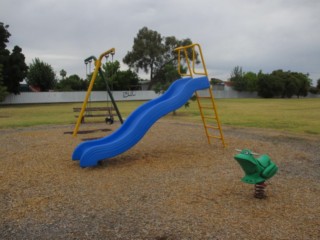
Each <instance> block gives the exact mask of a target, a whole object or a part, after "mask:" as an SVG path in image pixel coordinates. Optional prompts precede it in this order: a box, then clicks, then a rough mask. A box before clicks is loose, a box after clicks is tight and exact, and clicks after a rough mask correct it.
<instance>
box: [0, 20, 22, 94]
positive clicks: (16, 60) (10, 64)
mask: <svg viewBox="0 0 320 240" xmlns="http://www.w3.org/2000/svg"><path fill="white" fill-rule="evenodd" d="M8 28H9V25H4V24H3V23H2V22H0V64H1V65H2V66H3V69H2V77H3V84H4V86H5V87H6V88H7V91H9V92H11V93H14V94H18V93H19V92H20V89H19V88H20V82H22V81H23V79H24V78H25V77H26V74H27V71H28V67H27V65H26V63H25V57H24V55H23V54H22V49H21V48H20V47H19V46H15V47H14V48H13V51H12V53H10V51H9V50H8V49H6V47H7V43H8V42H9V37H10V36H11V34H10V33H9V31H8Z"/></svg>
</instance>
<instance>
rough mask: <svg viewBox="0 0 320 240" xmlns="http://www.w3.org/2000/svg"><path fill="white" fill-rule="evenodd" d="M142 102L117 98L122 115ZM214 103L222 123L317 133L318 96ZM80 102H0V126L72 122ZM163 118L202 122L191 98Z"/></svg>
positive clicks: (99, 119) (318, 131)
mask: <svg viewBox="0 0 320 240" xmlns="http://www.w3.org/2000/svg"><path fill="white" fill-rule="evenodd" d="M141 104H143V102H142V101H130V102H119V103H118V107H119V109H120V112H121V114H122V115H123V117H124V118H125V117H127V116H128V115H129V114H130V113H131V112H132V111H133V110H134V109H136V108H137V107H138V106H140V105H141ZM91 105H92V106H106V105H107V104H106V103H91ZM216 105H217V108H218V113H219V117H220V120H221V123H222V125H229V126H238V127H255V128H265V129H276V130H283V131H289V132H295V133H307V134H316V135H318V134H320V124H319V122H320V99H216ZM80 106H81V103H66V104H37V105H18V106H16V105H10V106H1V107H0V128H16V127H28V126H35V125H47V124H74V123H75V122H76V118H75V117H74V113H73V111H72V108H73V107H80ZM166 118H167V119H174V120H179V121H189V122H201V119H200V116H199V110H198V106H197V103H196V102H191V104H190V107H189V108H184V107H182V108H180V109H179V110H178V111H177V114H176V115H175V116H173V114H168V115H167V116H166ZM89 121H103V119H101V118H96V119H90V120H89Z"/></svg>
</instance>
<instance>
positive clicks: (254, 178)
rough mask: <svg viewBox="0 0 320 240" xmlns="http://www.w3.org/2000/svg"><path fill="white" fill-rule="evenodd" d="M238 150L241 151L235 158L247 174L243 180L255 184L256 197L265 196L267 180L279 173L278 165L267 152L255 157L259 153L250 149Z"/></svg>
mask: <svg viewBox="0 0 320 240" xmlns="http://www.w3.org/2000/svg"><path fill="white" fill-rule="evenodd" d="M238 151H240V153H239V154H237V155H235V156H234V159H235V160H236V161H237V162H238V163H239V164H240V166H241V168H242V169H243V171H244V172H245V176H244V177H243V178H242V179H241V181H242V182H245V183H249V184H255V195H254V196H255V197H256V198H265V193H264V189H265V187H266V184H265V181H266V180H268V179H270V178H271V177H273V176H274V175H275V174H276V173H277V171H278V167H277V166H276V164H275V163H274V162H273V161H272V160H271V158H270V157H269V156H268V155H266V154H264V155H261V156H260V157H258V158H255V157H254V156H253V155H258V154H256V153H252V151H251V150H249V149H243V150H238Z"/></svg>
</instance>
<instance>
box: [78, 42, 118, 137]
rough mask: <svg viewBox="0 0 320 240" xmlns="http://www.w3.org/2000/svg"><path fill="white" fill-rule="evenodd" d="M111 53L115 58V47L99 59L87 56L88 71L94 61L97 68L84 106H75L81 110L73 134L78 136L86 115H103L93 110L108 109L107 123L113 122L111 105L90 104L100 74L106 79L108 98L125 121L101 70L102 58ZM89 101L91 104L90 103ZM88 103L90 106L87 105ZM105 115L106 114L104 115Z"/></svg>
mask: <svg viewBox="0 0 320 240" xmlns="http://www.w3.org/2000/svg"><path fill="white" fill-rule="evenodd" d="M109 54H110V55H111V56H112V59H113V55H114V54H115V49H114V48H111V49H109V50H108V51H106V52H104V53H102V54H101V55H100V56H99V58H98V59H97V58H96V57H95V56H90V57H88V58H86V59H85V60H84V62H85V64H86V72H87V73H88V68H87V67H88V64H89V71H90V70H91V69H90V68H91V62H92V61H94V64H95V68H94V72H93V74H92V77H91V80H90V84H89V87H88V90H87V92H86V96H85V99H84V101H83V103H82V107H81V109H80V108H74V111H75V112H80V113H79V115H78V119H77V123H76V126H75V128H74V130H73V136H74V137H75V136H77V133H78V130H79V127H80V124H81V123H82V122H83V121H84V117H90V116H102V115H93V114H92V113H91V112H92V111H102V110H105V109H107V111H108V116H107V118H106V119H105V120H106V122H107V123H109V124H112V123H113V115H112V113H111V109H112V108H110V107H108V108H103V107H100V108H99V107H98V108H93V107H91V106H90V102H91V101H90V95H91V91H92V88H93V85H94V82H95V80H96V78H97V75H98V74H99V75H100V77H101V78H102V80H104V82H105V83H106V90H107V98H108V97H109V98H110V100H111V103H112V105H113V109H114V110H115V111H116V114H117V116H118V118H119V120H120V122H121V124H122V123H123V119H122V117H121V114H120V112H119V109H118V106H117V104H116V102H115V100H114V98H113V95H112V92H111V90H110V87H109V84H108V82H107V80H106V79H105V76H104V74H103V72H102V70H101V63H102V59H103V58H104V57H105V58H106V59H108V57H109ZM88 103H89V105H88ZM87 105H88V107H87ZM103 116H105V114H104V115H103Z"/></svg>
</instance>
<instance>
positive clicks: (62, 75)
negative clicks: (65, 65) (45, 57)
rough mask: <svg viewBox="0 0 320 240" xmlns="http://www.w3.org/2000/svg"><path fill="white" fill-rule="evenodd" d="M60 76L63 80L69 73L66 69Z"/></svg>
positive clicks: (62, 70)
mask: <svg viewBox="0 0 320 240" xmlns="http://www.w3.org/2000/svg"><path fill="white" fill-rule="evenodd" d="M60 76H61V77H62V80H64V78H65V77H66V76H67V72H66V71H65V70H64V69H61V71H60Z"/></svg>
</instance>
